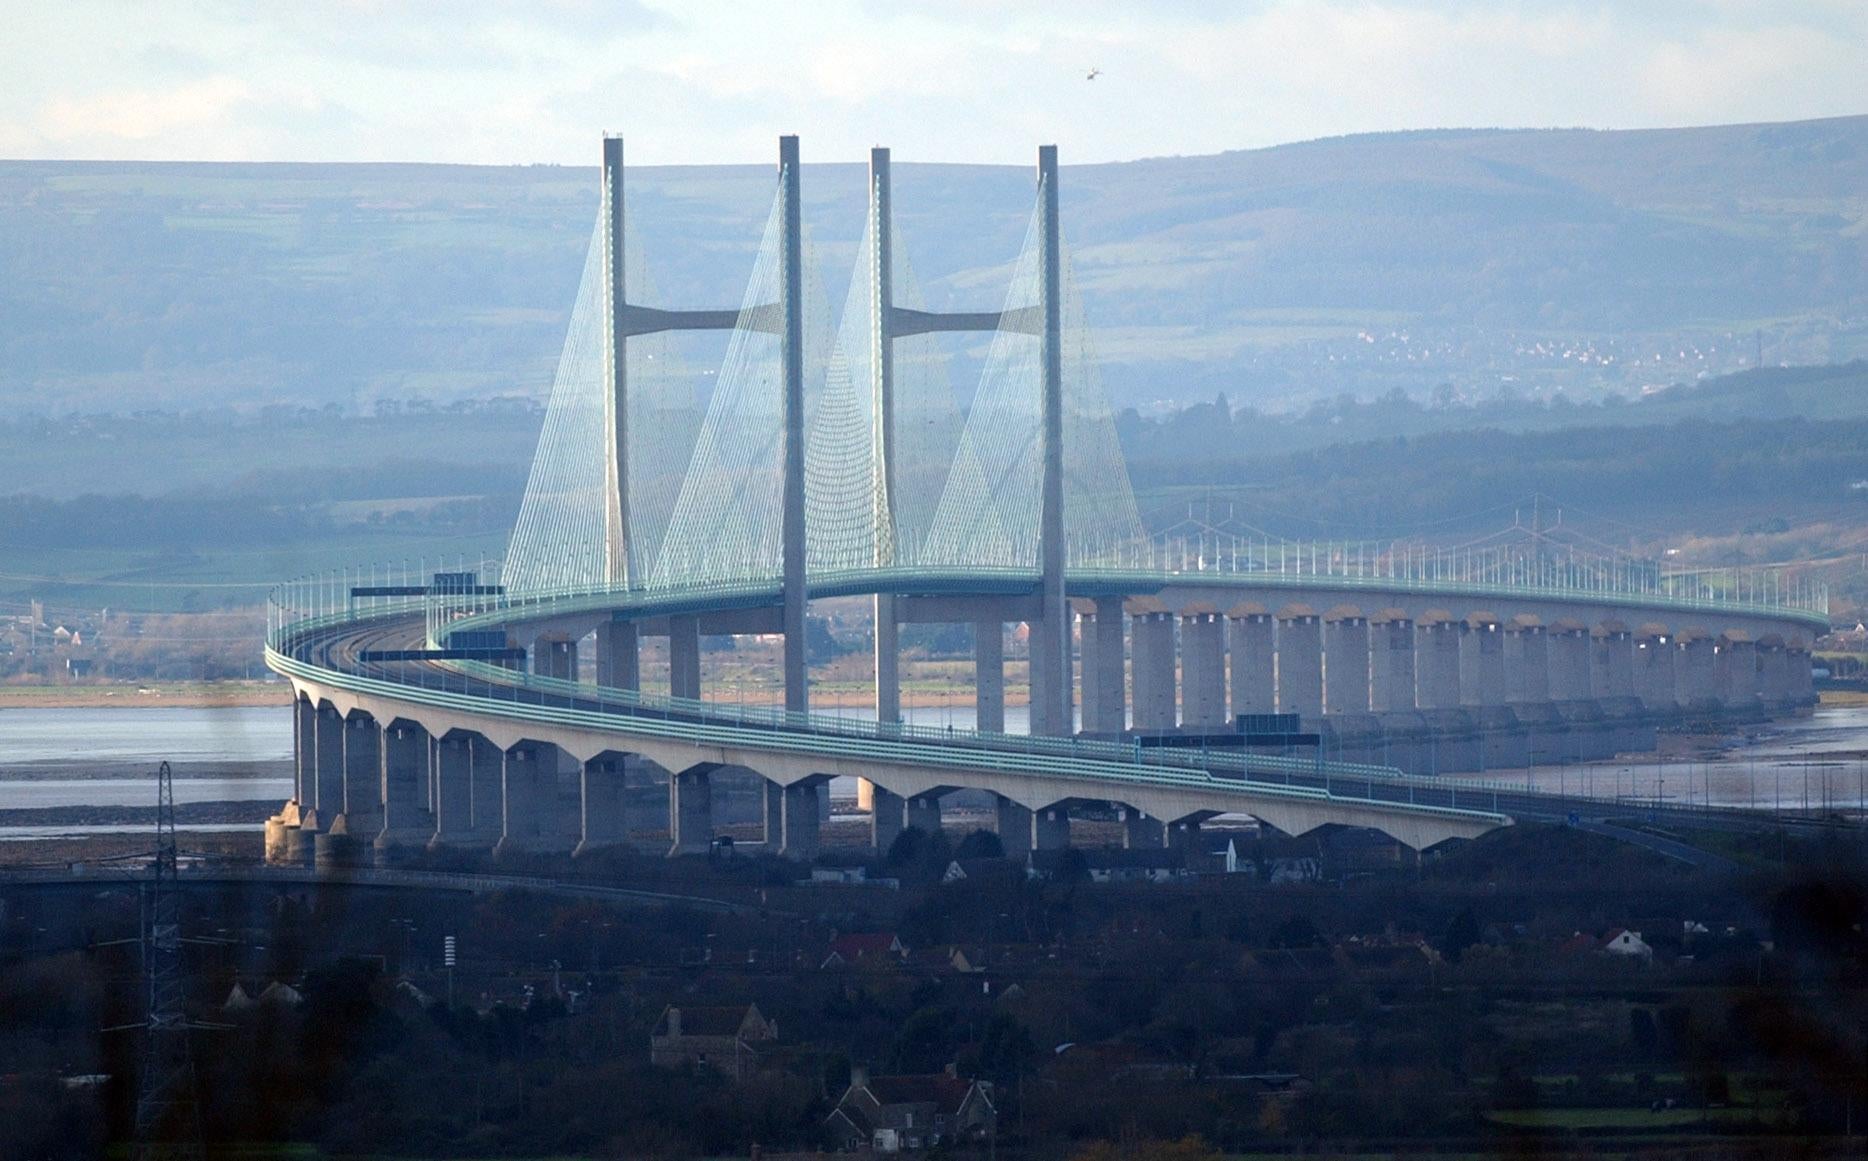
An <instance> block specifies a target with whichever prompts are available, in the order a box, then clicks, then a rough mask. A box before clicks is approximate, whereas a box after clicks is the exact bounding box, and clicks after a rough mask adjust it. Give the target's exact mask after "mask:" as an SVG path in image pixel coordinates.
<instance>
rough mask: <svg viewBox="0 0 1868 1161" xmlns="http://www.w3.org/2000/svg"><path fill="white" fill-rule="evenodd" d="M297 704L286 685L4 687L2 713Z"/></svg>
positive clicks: (0, 693) (0, 699)
mask: <svg viewBox="0 0 1868 1161" xmlns="http://www.w3.org/2000/svg"><path fill="white" fill-rule="evenodd" d="M291 701H292V689H291V686H289V685H287V684H286V683H285V682H282V681H246V680H241V681H189V682H148V683H139V684H135V685H132V684H129V683H124V684H121V685H0V714H4V713H5V712H6V711H7V710H9V709H150V708H167V709H252V708H265V707H271V706H277V707H280V708H284V707H286V706H289V705H291Z"/></svg>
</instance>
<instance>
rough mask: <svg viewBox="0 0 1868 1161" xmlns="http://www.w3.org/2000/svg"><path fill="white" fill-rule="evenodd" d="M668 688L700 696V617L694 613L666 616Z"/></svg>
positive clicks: (693, 698) (682, 694) (694, 698)
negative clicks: (690, 615)
mask: <svg viewBox="0 0 1868 1161" xmlns="http://www.w3.org/2000/svg"><path fill="white" fill-rule="evenodd" d="M668 692H669V693H670V694H671V695H672V696H674V697H684V698H687V699H689V700H690V701H699V700H700V695H701V664H700V620H699V619H698V618H696V617H689V616H679V617H670V618H668Z"/></svg>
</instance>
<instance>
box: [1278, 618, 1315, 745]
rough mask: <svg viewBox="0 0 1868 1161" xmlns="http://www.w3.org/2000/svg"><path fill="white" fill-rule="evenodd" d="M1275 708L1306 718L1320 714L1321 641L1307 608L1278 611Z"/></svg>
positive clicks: (1313, 720) (1310, 718) (1280, 711)
mask: <svg viewBox="0 0 1868 1161" xmlns="http://www.w3.org/2000/svg"><path fill="white" fill-rule="evenodd" d="M1278 712H1279V713H1284V714H1299V715H1301V716H1302V717H1303V718H1304V720H1305V721H1306V722H1315V721H1316V719H1318V718H1319V717H1322V716H1323V641H1322V636H1321V626H1320V625H1319V624H1318V621H1317V615H1316V614H1315V613H1313V612H1311V611H1310V610H1308V609H1301V608H1299V609H1288V610H1286V611H1284V612H1281V613H1279V614H1278Z"/></svg>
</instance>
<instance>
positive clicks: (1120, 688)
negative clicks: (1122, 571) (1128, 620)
mask: <svg viewBox="0 0 1868 1161" xmlns="http://www.w3.org/2000/svg"><path fill="white" fill-rule="evenodd" d="M1122 621H1123V612H1122V600H1121V598H1119V597H1117V598H1113V599H1112V598H1108V597H1105V598H1102V599H1099V600H1098V601H1097V602H1096V621H1095V625H1094V630H1095V634H1096V648H1095V650H1094V658H1095V666H1096V722H1097V724H1096V725H1095V726H1093V727H1092V726H1091V725H1089V709H1090V698H1089V690H1088V687H1087V685H1086V687H1085V692H1084V699H1083V707H1084V729H1086V730H1093V731H1094V732H1097V733H1106V734H1119V733H1121V732H1122V731H1123V730H1126V729H1128V725H1129V714H1128V691H1127V689H1126V685H1127V681H1126V677H1125V675H1126V673H1127V667H1126V666H1125V665H1124V663H1123V661H1124V659H1123V640H1124V638H1123V631H1122ZM1091 656H1092V654H1091V653H1090V652H1085V653H1084V667H1085V672H1086V673H1087V672H1088V669H1089V666H1090V664H1091V660H1090V659H1091Z"/></svg>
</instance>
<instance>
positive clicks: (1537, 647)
mask: <svg viewBox="0 0 1868 1161" xmlns="http://www.w3.org/2000/svg"><path fill="white" fill-rule="evenodd" d="M1504 628H1505V701H1506V702H1507V703H1509V704H1511V705H1537V704H1541V703H1544V702H1548V701H1549V700H1550V650H1549V645H1550V639H1549V637H1548V636H1547V635H1546V634H1545V631H1544V627H1543V626H1542V625H1540V624H1536V623H1534V622H1526V621H1522V620H1520V621H1514V622H1511V623H1510V624H1507V625H1506V626H1505V627H1504Z"/></svg>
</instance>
